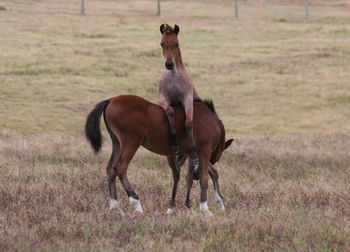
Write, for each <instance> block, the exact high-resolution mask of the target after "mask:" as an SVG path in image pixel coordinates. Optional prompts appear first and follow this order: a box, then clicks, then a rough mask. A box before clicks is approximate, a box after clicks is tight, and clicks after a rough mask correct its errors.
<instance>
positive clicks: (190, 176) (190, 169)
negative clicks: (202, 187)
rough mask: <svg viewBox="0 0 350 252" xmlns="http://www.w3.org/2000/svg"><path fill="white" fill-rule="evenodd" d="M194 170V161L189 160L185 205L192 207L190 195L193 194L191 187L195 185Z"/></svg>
mask: <svg viewBox="0 0 350 252" xmlns="http://www.w3.org/2000/svg"><path fill="white" fill-rule="evenodd" d="M193 170H194V166H193V165H192V162H191V160H190V162H188V172H187V175H186V188H187V193H186V201H185V206H186V207H188V208H190V207H191V200H190V195H191V188H192V185H193Z"/></svg>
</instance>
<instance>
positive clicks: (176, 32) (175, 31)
mask: <svg viewBox="0 0 350 252" xmlns="http://www.w3.org/2000/svg"><path fill="white" fill-rule="evenodd" d="M179 31H180V27H179V26H178V25H175V26H174V33H175V34H176V35H177V34H179Z"/></svg>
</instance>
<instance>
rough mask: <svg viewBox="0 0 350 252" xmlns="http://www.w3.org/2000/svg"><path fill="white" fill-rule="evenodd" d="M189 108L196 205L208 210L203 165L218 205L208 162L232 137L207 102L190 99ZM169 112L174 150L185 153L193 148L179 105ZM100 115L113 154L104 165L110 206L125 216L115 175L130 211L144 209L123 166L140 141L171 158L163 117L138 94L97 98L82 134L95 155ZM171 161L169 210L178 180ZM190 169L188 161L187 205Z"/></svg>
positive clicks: (213, 172) (99, 141)
mask: <svg viewBox="0 0 350 252" xmlns="http://www.w3.org/2000/svg"><path fill="white" fill-rule="evenodd" d="M193 108H194V112H195V113H194V116H193V127H194V129H195V130H194V132H193V133H194V134H193V136H194V139H195V140H196V144H197V152H198V157H199V171H200V172H199V173H200V176H199V177H200V187H201V194H200V209H201V210H204V211H206V212H208V213H209V214H210V211H209V209H208V205H207V189H208V169H209V175H210V176H211V178H212V179H213V182H214V189H215V196H216V199H217V200H218V198H217V197H219V201H220V202H221V204H222V197H221V194H220V191H219V187H218V185H219V184H218V174H217V172H216V170H215V169H214V167H213V166H212V165H213V164H215V163H216V162H217V161H219V159H220V158H221V155H222V152H223V151H224V150H225V149H226V148H227V147H228V146H229V145H230V144H231V142H232V139H230V140H228V141H225V128H224V126H223V124H222V122H221V121H220V119H219V118H218V117H217V116H216V115H215V114H214V113H213V112H212V111H210V109H208V107H207V106H206V105H204V104H203V103H199V102H195V103H194V105H193ZM173 111H174V116H173V119H174V122H175V128H176V131H177V137H178V144H179V151H178V154H180V155H190V154H191V151H192V149H191V148H190V147H189V142H190V139H189V137H188V135H187V132H186V130H185V125H184V124H185V123H184V122H185V117H186V115H185V113H184V109H183V108H182V107H181V106H175V107H174V109H173ZM102 114H104V121H105V124H106V128H107V130H108V132H109V134H110V137H111V140H112V144H113V150H112V155H111V158H110V160H109V163H108V165H107V167H106V170H107V177H108V188H109V195H110V208H111V209H113V208H114V209H117V210H118V211H119V213H121V214H122V215H124V212H123V211H122V209H121V208H120V206H119V203H118V201H117V194H116V187H115V179H116V176H118V177H119V179H120V181H121V183H122V185H123V187H124V189H125V191H126V193H127V195H128V196H129V199H130V203H131V204H132V205H133V206H134V209H135V211H136V212H143V210H142V207H141V204H140V201H139V199H138V196H137V194H136V193H135V191H134V189H133V187H132V186H131V184H130V182H129V180H128V177H127V169H128V165H129V163H130V161H131V159H132V158H133V156H134V155H135V153H136V151H137V149H138V148H139V147H140V146H141V145H142V146H143V147H145V148H146V149H148V150H150V151H152V152H154V153H157V154H159V155H165V156H173V157H172V158H175V156H174V155H175V154H173V151H172V148H171V142H170V139H169V123H168V119H167V117H166V115H165V113H164V111H163V109H162V108H161V107H160V106H159V105H156V104H153V103H151V102H148V101H146V100H145V99H143V98H141V97H138V96H134V95H121V96H117V97H114V98H111V99H109V100H105V101H102V102H100V103H99V104H97V105H96V107H95V108H94V109H93V110H92V111H91V112H90V114H89V115H88V117H87V120H86V124H85V134H86V137H87V139H88V140H89V141H90V143H91V145H92V147H93V149H94V150H95V152H96V153H97V152H98V151H99V150H100V148H101V145H102V137H101V131H100V118H101V116H102ZM170 159H171V158H170ZM170 164H171V168H172V171H173V179H174V186H173V192H172V197H171V201H170V208H169V209H168V213H171V212H172V208H173V207H174V205H175V196H176V190H177V185H178V182H179V178H180V172H179V169H178V167H176V163H175V162H171V163H170ZM193 168H194V167H193V166H192V165H191V168H190V169H189V172H188V174H187V196H186V205H187V206H189V205H190V189H191V186H192V183H193ZM222 207H223V204H222Z"/></svg>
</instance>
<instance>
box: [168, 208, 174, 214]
mask: <svg viewBox="0 0 350 252" xmlns="http://www.w3.org/2000/svg"><path fill="white" fill-rule="evenodd" d="M173 212H174V208H168V210H167V211H166V213H167V214H172V213H173Z"/></svg>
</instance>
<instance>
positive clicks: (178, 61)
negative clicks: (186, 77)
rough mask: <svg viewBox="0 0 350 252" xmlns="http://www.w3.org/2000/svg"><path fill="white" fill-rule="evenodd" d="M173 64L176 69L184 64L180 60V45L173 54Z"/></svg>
mask: <svg viewBox="0 0 350 252" xmlns="http://www.w3.org/2000/svg"><path fill="white" fill-rule="evenodd" d="M175 64H176V68H177V69H184V68H185V66H184V64H183V62H182V57H181V50H180V47H179V48H178V50H177V52H176V54H175Z"/></svg>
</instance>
